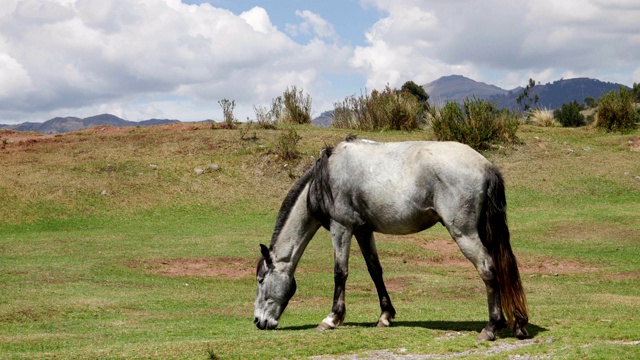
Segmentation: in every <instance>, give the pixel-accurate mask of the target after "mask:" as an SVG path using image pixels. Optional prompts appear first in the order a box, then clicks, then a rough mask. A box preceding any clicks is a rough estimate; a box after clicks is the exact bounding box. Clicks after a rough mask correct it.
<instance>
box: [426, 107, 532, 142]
mask: <svg viewBox="0 0 640 360" xmlns="http://www.w3.org/2000/svg"><path fill="white" fill-rule="evenodd" d="M430 116H431V127H432V129H433V132H434V134H435V136H436V138H437V139H438V140H439V141H458V142H461V143H465V144H467V145H469V146H471V147H472V148H474V149H476V150H482V149H487V148H489V147H490V146H491V144H494V143H504V142H516V141H517V137H516V131H517V130H518V126H519V125H520V121H519V120H518V116H517V115H515V114H514V113H512V112H510V111H508V110H506V109H502V110H498V109H497V107H496V106H495V105H494V104H493V103H490V102H488V101H483V100H479V99H476V98H473V99H465V100H464V103H463V105H462V106H461V105H459V104H458V103H456V102H450V101H448V102H447V103H446V104H445V105H444V106H443V107H442V108H440V109H435V108H432V109H431V111H430Z"/></svg>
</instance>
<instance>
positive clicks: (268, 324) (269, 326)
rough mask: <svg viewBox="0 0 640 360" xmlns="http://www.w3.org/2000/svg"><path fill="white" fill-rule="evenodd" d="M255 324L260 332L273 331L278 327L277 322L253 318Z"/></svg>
mask: <svg viewBox="0 0 640 360" xmlns="http://www.w3.org/2000/svg"><path fill="white" fill-rule="evenodd" d="M253 323H254V324H255V325H256V326H257V327H258V329H260V330H273V329H275V328H276V327H277V326H278V322H277V321H273V320H269V319H262V320H261V319H259V318H258V317H254V318H253Z"/></svg>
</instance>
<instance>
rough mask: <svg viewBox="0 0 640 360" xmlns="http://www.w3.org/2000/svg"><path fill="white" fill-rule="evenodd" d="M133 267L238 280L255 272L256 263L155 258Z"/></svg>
mask: <svg viewBox="0 0 640 360" xmlns="http://www.w3.org/2000/svg"><path fill="white" fill-rule="evenodd" d="M131 267H132V268H142V269H145V270H147V271H149V272H152V273H154V274H157V275H162V276H168V277H185V276H202V277H216V278H223V279H232V280H237V279H241V278H244V277H250V276H254V274H255V264H253V263H250V262H248V261H247V260H246V259H242V258H197V259H154V260H150V261H146V262H143V263H137V264H133V265H132V266H131Z"/></svg>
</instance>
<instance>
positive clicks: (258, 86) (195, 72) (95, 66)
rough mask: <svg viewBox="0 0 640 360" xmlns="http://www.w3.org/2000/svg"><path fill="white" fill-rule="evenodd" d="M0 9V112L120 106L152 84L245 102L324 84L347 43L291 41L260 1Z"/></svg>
mask: <svg viewBox="0 0 640 360" xmlns="http://www.w3.org/2000/svg"><path fill="white" fill-rule="evenodd" d="M301 14H302V16H303V18H305V19H307V21H308V22H309V23H310V24H311V29H312V31H314V32H316V33H318V34H321V35H322V36H323V37H326V36H329V35H331V31H332V30H331V27H330V24H328V23H325V24H324V25H323V23H322V21H321V20H322V19H321V18H319V17H317V16H313V14H309V13H306V12H303V13H301ZM0 15H1V17H0V54H1V56H0V63H1V64H2V65H4V66H2V68H0V76H1V79H3V80H6V81H7V82H6V84H10V85H11V87H9V86H8V85H5V84H3V87H4V90H3V92H0V109H2V110H0V120H4V119H11V118H15V117H17V116H20V114H23V115H24V114H28V113H32V114H34V113H35V114H42V113H46V112H51V113H54V112H56V111H57V110H58V109H81V108H90V107H94V108H95V104H112V105H110V106H111V107H112V108H116V107H117V106H118V105H117V104H125V105H123V106H122V107H123V108H126V107H127V105H126V104H131V103H132V102H133V101H135V99H138V98H145V99H151V100H153V99H154V97H153V96H154V94H156V96H160V95H162V96H165V97H170V96H175V97H180V98H185V97H188V98H191V99H192V101H193V102H195V103H194V104H195V105H194V106H196V107H197V106H200V105H201V104H202V103H205V102H206V103H208V104H209V105H210V107H213V108H214V109H215V108H217V100H219V99H222V98H229V99H234V100H236V101H237V103H238V104H239V106H238V108H245V109H251V107H252V105H253V104H256V105H260V103H261V102H263V103H268V102H270V100H271V99H272V98H273V97H275V96H278V95H280V94H282V92H283V91H284V90H285V88H286V87H287V86H290V85H296V86H299V87H302V88H304V89H305V90H306V91H307V92H309V93H311V94H313V92H312V91H326V89H322V88H320V86H319V84H323V82H322V81H321V77H322V76H323V73H325V72H329V73H333V72H339V71H342V70H340V69H344V68H346V67H348V66H347V63H348V59H349V57H350V56H351V53H352V51H351V49H350V48H348V47H345V46H340V45H336V44H333V43H332V42H325V41H324V40H322V39H314V40H312V41H310V42H309V43H307V44H298V43H296V42H295V41H294V40H292V39H291V38H289V37H288V36H287V35H286V34H285V33H283V32H280V31H278V29H277V27H275V26H274V25H273V24H272V23H271V21H270V18H269V15H268V14H267V12H266V11H265V10H264V9H263V8H260V7H254V8H252V9H250V10H248V11H246V12H243V13H242V14H240V15H235V14H233V13H232V12H230V11H228V10H224V9H219V8H215V7H213V6H211V5H208V4H202V5H186V4H183V3H181V2H180V1H178V0H114V1H103V0H18V1H17V2H15V6H14V7H13V11H6V10H5V11H0ZM26 20H28V21H26ZM334 34H335V32H334ZM3 39H4V41H3ZM327 53H331V57H330V58H329V59H327ZM324 84H325V85H326V83H324ZM27 85H30V87H27ZM30 89H32V90H33V91H31V90H30ZM7 92H11V94H10V95H11V96H9V94H7ZM156 101H157V100H156ZM198 102H201V103H198ZM211 104H213V105H211ZM145 106H146V105H145ZM162 106H166V103H165V104H164V105H162ZM158 108H160V106H158ZM69 111H71V110H69ZM78 111H79V112H80V111H81V110H78ZM165 115H166V116H169V117H181V118H182V115H181V114H165ZM38 116H39V115H38ZM214 116H215V114H211V115H209V116H208V117H214ZM239 117H241V118H243V117H242V116H239ZM185 120H189V119H185ZM191 120H196V119H191Z"/></svg>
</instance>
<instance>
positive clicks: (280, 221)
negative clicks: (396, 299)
mask: <svg viewBox="0 0 640 360" xmlns="http://www.w3.org/2000/svg"><path fill="white" fill-rule="evenodd" d="M437 223H440V224H442V225H444V226H445V227H446V228H447V230H448V231H449V233H450V234H451V237H452V238H453V239H454V240H455V242H456V243H457V245H458V247H459V248H460V250H461V251H462V253H463V254H464V256H465V257H466V258H467V259H469V260H470V261H471V263H473V265H474V266H475V268H476V269H477V271H478V273H479V274H480V278H482V280H483V281H484V283H485V286H486V291H487V302H488V307H489V323H488V324H487V325H486V327H485V328H484V329H483V330H482V331H481V332H480V334H479V335H478V338H479V339H481V340H490V341H491V340H495V338H496V332H497V330H500V329H502V328H504V327H506V326H507V325H508V326H510V327H511V328H512V329H513V334H514V335H515V336H516V337H517V338H520V339H522V338H526V337H528V333H527V330H526V325H527V323H528V315H527V305H526V297H525V294H524V290H523V287H522V283H521V281H520V274H519V271H518V265H517V261H516V258H515V256H514V254H513V252H512V250H511V245H510V242H509V236H510V235H509V229H508V227H507V217H506V198H505V191H504V182H503V179H502V175H501V174H500V172H499V171H498V169H497V168H496V167H495V166H494V165H492V164H491V163H490V162H489V161H488V160H487V159H486V158H484V157H483V156H482V155H480V154H479V153H477V152H476V151H475V150H473V149H471V148H470V147H468V146H466V145H463V144H460V143H456V142H421V141H415V142H395V143H379V142H374V141H370V140H360V139H356V138H355V137H351V136H350V137H348V138H347V139H346V140H345V141H343V142H341V143H339V144H338V145H336V146H335V147H333V148H326V149H325V150H324V151H323V154H322V156H321V157H320V159H318V160H317V161H316V163H315V164H314V166H313V167H311V169H309V171H307V172H306V173H305V175H303V176H302V177H301V178H300V179H299V180H298V181H297V183H296V184H295V185H294V186H293V188H292V189H291V190H290V191H289V193H288V194H287V196H286V197H285V199H284V201H283V203H282V206H281V208H280V212H279V214H278V218H277V221H276V225H275V229H274V232H273V236H272V238H271V245H270V246H269V247H267V246H265V245H262V244H261V245H260V249H261V254H262V257H261V259H260V260H259V262H258V266H257V270H256V276H257V280H258V289H257V294H256V300H255V311H254V323H255V325H256V326H257V327H258V328H260V329H274V328H276V327H277V326H278V322H279V319H280V316H281V315H282V313H283V311H284V309H285V308H286V306H287V304H288V302H289V300H290V299H291V297H292V296H293V295H294V293H295V291H296V281H295V278H294V273H295V271H296V267H297V265H298V262H299V261H300V258H301V256H302V254H303V252H304V250H305V248H306V246H307V244H308V243H309V241H310V240H311V238H313V236H314V234H315V233H316V232H317V231H318V229H319V228H320V227H324V228H326V229H328V230H329V231H330V233H331V238H332V240H333V249H334V260H335V265H334V271H335V292H334V298H333V307H332V309H331V312H330V313H329V315H328V316H327V317H326V318H324V319H323V320H322V322H321V323H320V325H318V329H319V330H330V329H333V328H335V327H336V326H339V325H341V324H342V323H343V321H344V319H345V314H346V307H345V284H346V280H347V276H348V273H349V270H348V262H349V249H350V245H351V238H352V236H354V235H355V238H356V240H357V241H358V245H359V246H360V249H361V251H362V254H363V255H364V259H365V262H366V264H367V268H368V270H369V273H370V275H371V278H372V280H373V282H374V284H375V286H376V290H377V292H378V297H379V300H380V309H381V314H380V317H379V319H378V322H377V324H376V325H377V326H390V325H391V323H392V320H393V318H394V317H395V314H396V311H395V309H394V307H393V305H392V304H391V298H390V297H389V294H388V293H387V289H386V287H385V284H384V281H383V277H382V267H381V265H380V261H379V259H378V252H377V250H376V244H375V239H374V233H375V232H379V233H384V234H396V235H405V234H412V233H416V232H419V231H422V230H424V229H427V228H429V227H431V226H433V225H435V224H437ZM503 311H504V312H503ZM505 314H506V318H505Z"/></svg>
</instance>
